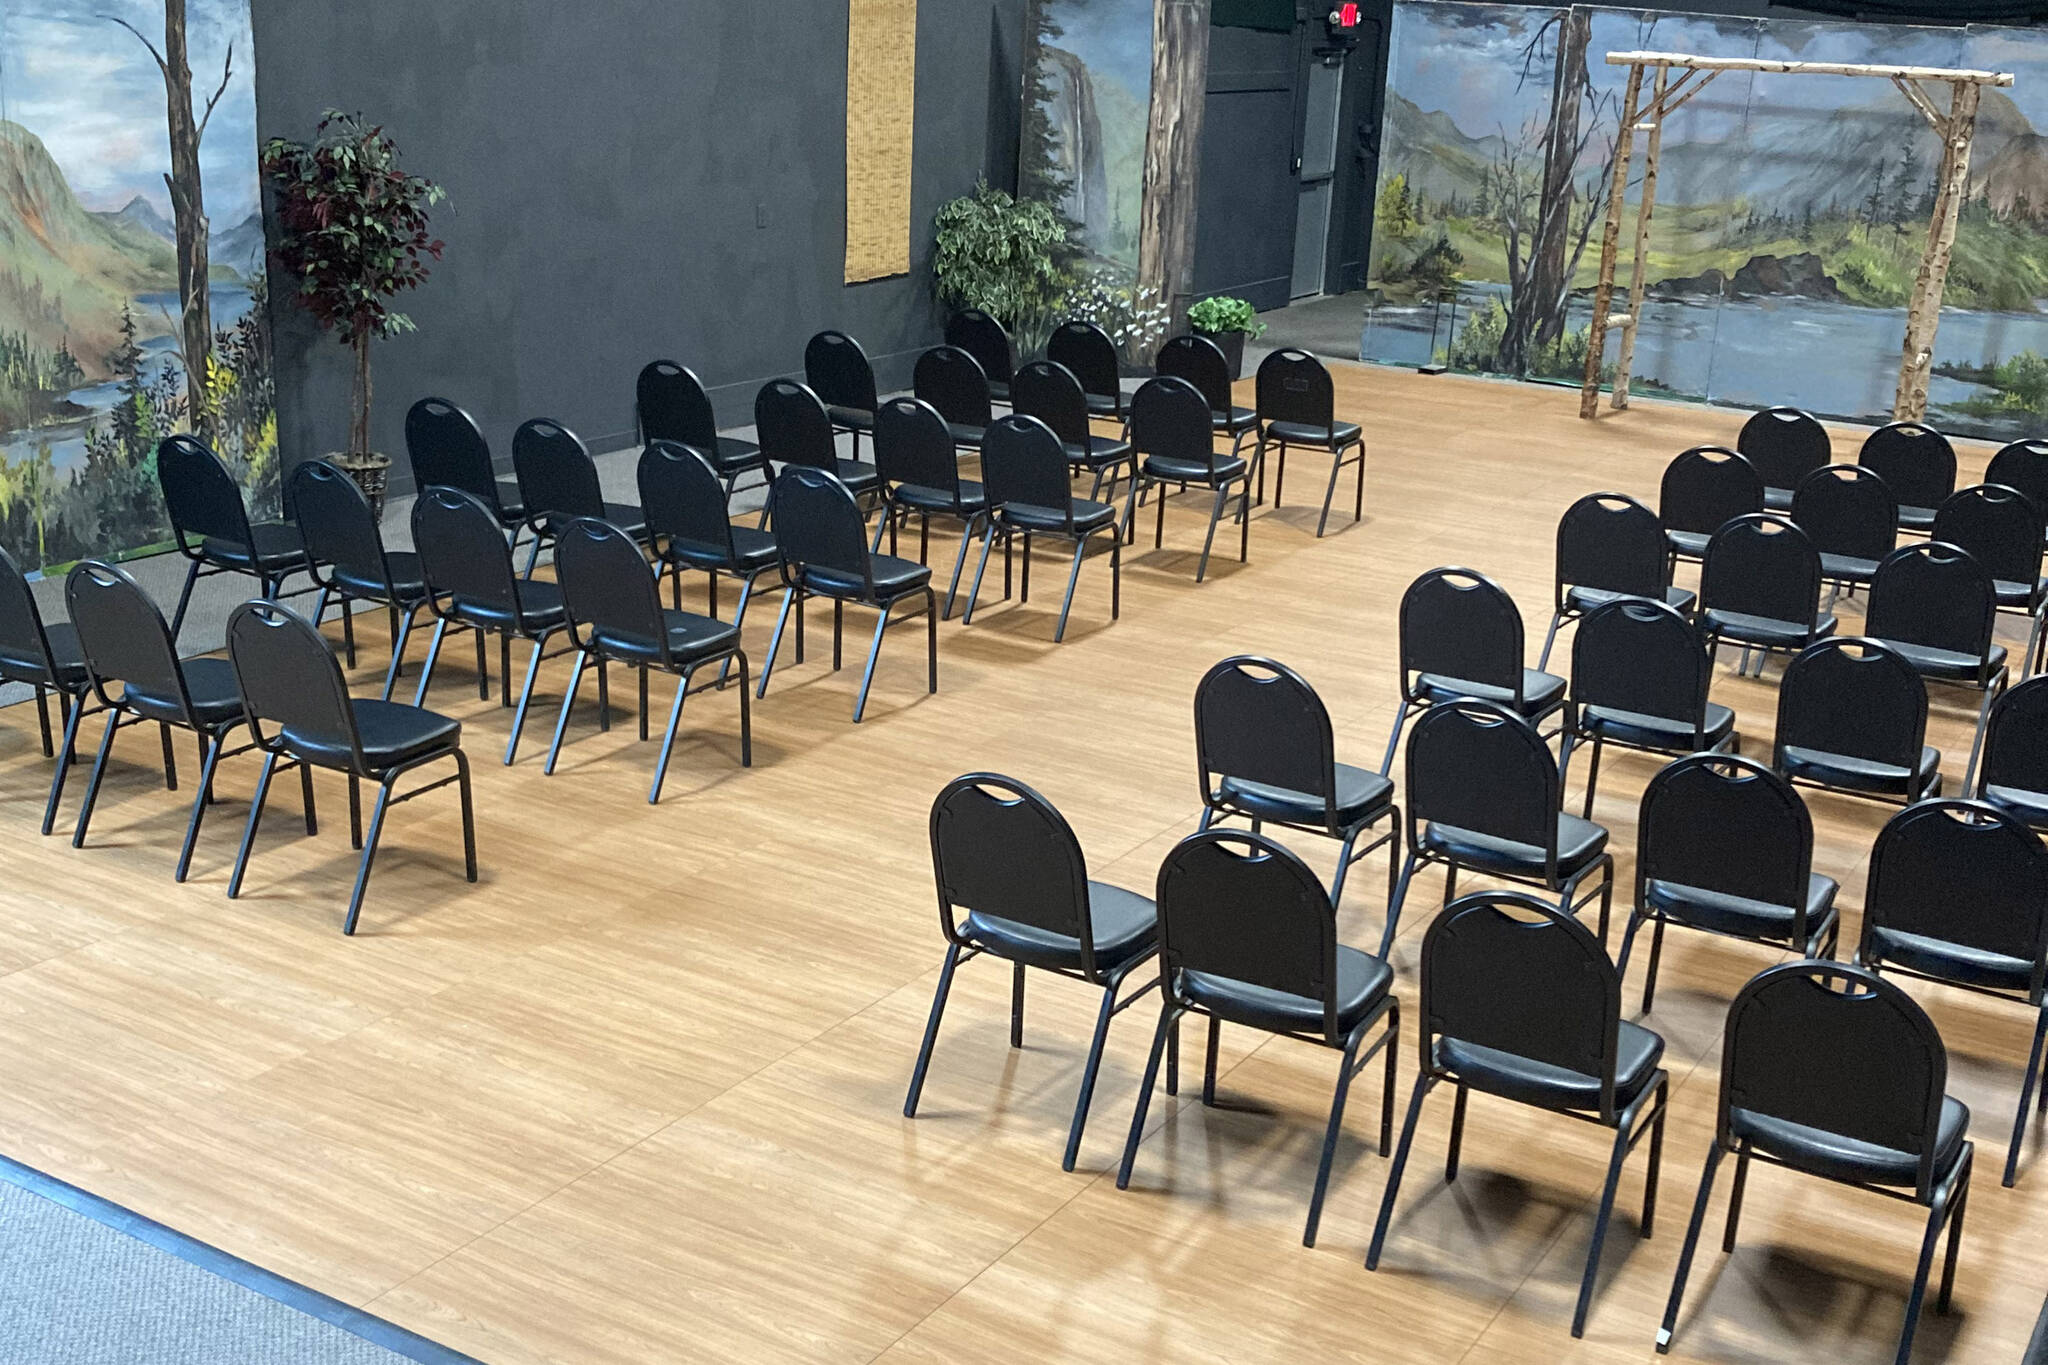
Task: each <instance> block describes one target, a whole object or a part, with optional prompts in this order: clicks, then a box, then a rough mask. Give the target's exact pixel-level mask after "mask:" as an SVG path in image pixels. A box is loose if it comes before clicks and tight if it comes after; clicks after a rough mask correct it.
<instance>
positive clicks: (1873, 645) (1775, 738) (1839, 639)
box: [1771, 635, 1941, 806]
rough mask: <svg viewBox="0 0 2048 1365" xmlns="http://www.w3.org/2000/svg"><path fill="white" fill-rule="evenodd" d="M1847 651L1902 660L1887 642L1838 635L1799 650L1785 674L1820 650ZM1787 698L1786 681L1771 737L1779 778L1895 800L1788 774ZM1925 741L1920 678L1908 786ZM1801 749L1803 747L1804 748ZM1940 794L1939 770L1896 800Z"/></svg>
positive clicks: (1905, 802) (1923, 684)
mask: <svg viewBox="0 0 2048 1365" xmlns="http://www.w3.org/2000/svg"><path fill="white" fill-rule="evenodd" d="M1847 648H1857V649H1863V650H1878V651H1881V652H1883V653H1885V654H1888V655H1891V656H1892V657H1893V658H1895V659H1899V653H1898V651H1897V650H1895V649H1893V648H1891V647H1890V646H1889V645H1887V644H1885V643H1884V642H1883V641H1882V640H1872V639H1868V638H1866V637H1864V636H1860V635H1841V636H1835V637H1832V638H1830V639H1825V640H1816V641H1814V643H1812V644H1811V645H1808V646H1807V647H1806V648H1805V649H1803V650H1801V651H1800V653H1799V656H1798V657H1796V658H1794V659H1793V661H1792V663H1791V664H1788V665H1786V672H1787V673H1790V672H1791V670H1792V668H1793V666H1794V665H1796V664H1797V663H1798V662H1799V659H1800V658H1804V657H1805V656H1806V655H1808V654H1813V653H1815V652H1817V651H1821V650H1831V649H1847ZM1899 662H1900V664H1901V665H1902V666H1903V667H1904V668H1906V669H1907V670H1908V671H1911V672H1913V674H1914V676H1915V677H1916V678H1917V677H1919V673H1918V671H1917V670H1914V669H1913V667H1912V665H1911V664H1909V663H1906V662H1905V660H1903V659H1899ZM1788 695H1792V694H1788V692H1787V691H1786V689H1785V687H1784V684H1783V682H1782V681H1781V682H1780V684H1779V688H1778V723H1777V725H1776V726H1775V727H1774V728H1773V732H1772V736H1771V767H1772V768H1773V769H1774V770H1775V771H1776V772H1777V773H1778V774H1779V775H1780V776H1782V777H1784V778H1785V780H1786V781H1788V782H1791V783H1792V784H1793V785H1794V786H1797V785H1799V784H1801V783H1804V784H1806V785H1808V786H1813V787H1817V788H1819V789H1820V790H1822V791H1830V792H1835V793H1838V794H1840V795H1843V796H1859V797H1862V798H1863V799H1864V800H1866V801H1879V802H1886V803H1888V804H1889V803H1890V801H1891V800H1892V798H1890V797H1888V796H1887V795H1885V794H1884V793H1881V792H1869V791H1861V790H1858V789H1857V788H1855V787H1844V786H1839V785H1836V784H1835V783H1831V782H1822V781H1820V780H1818V779H1816V778H1811V777H1803V776H1798V777H1795V776H1794V775H1792V774H1791V773H1789V772H1787V771H1786V769H1785V747H1786V746H1785V729H1786V727H1785V723H1784V711H1785V698H1786V697H1787V696H1788ZM1926 742H1927V706H1926V681H1925V679H1921V706H1920V723H1919V726H1918V731H1917V734H1916V735H1915V739H1914V743H1913V746H1912V747H1913V753H1914V756H1915V757H1914V760H1913V765H1912V766H1910V767H1909V768H1908V770H1907V772H1908V777H1907V780H1908V783H1909V784H1910V783H1911V781H1912V778H1913V775H1914V774H1915V773H1916V772H1917V770H1918V762H1919V760H1918V755H1919V751H1920V749H1921V748H1922V747H1924V746H1925V745H1926ZM1802 747H1804V746H1802ZM1852 757H1853V755H1852ZM1939 795H1941V773H1940V771H1939V770H1938V769H1937V770H1936V771H1935V773H1934V774H1933V776H1932V777H1931V778H1930V779H1929V780H1928V782H1927V784H1926V785H1925V786H1923V787H1919V788H1915V789H1911V790H1909V791H1908V792H1907V793H1906V794H1904V795H1902V796H1900V797H1898V798H1897V801H1898V803H1899V804H1901V805H1907V806H1910V805H1912V804H1913V803H1914V802H1916V801H1925V800H1927V799H1928V798H1930V797H1936V796H1939Z"/></svg>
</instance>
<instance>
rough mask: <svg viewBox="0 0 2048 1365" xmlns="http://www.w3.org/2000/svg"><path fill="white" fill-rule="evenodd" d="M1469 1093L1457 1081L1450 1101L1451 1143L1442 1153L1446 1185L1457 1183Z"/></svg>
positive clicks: (1462, 1083) (1466, 1087)
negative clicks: (1455, 1090) (1455, 1089)
mask: <svg viewBox="0 0 2048 1365" xmlns="http://www.w3.org/2000/svg"><path fill="white" fill-rule="evenodd" d="M1471 1093H1472V1092H1471V1088H1470V1087H1469V1086H1467V1085H1466V1084H1465V1083H1464V1082H1463V1081H1459V1082H1458V1086H1457V1092H1456V1094H1455V1096H1454V1098H1453V1099H1452V1101H1451V1141H1450V1145H1449V1146H1448V1147H1447V1148H1446V1149H1445V1151H1444V1184H1446V1185H1452V1184H1456V1183H1457V1179H1458V1159H1459V1158H1460V1157H1461V1156H1463V1155H1464V1153H1465V1103H1466V1101H1467V1100H1468V1099H1469V1098H1471Z"/></svg>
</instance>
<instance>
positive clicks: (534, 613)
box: [412, 488, 568, 765]
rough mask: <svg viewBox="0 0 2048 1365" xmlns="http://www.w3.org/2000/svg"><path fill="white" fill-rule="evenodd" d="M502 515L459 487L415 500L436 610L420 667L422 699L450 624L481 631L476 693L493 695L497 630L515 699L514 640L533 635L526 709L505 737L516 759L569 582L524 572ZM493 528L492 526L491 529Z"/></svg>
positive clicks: (506, 695) (505, 694)
mask: <svg viewBox="0 0 2048 1365" xmlns="http://www.w3.org/2000/svg"><path fill="white" fill-rule="evenodd" d="M495 525H496V517H495V516H494V515H493V514H492V512H491V509H490V508H489V507H488V506H486V505H485V503H484V501H483V499H481V498H478V497H476V496H474V495H473V494H469V493H465V492H463V491H462V490H461V489H459V488H429V489H426V490H424V491H422V492H421V493H420V496H419V500H418V501H417V502H415V503H414V504H413V508H412V543H413V544H414V545H417V546H418V547H419V555H420V569H421V571H422V572H423V573H424V574H425V575H426V579H427V592H428V605H429V606H430V607H432V609H433V612H434V616H435V618H436V620H435V622H434V638H433V640H432V642H431V643H429V644H428V646H427V661H426V663H425V664H423V665H422V666H421V667H420V685H419V689H418V690H417V691H416V692H414V693H413V698H412V704H413V705H414V706H419V705H421V704H422V703H423V702H425V701H426V699H427V689H428V688H429V687H431V686H433V682H434V665H435V664H436V663H438V662H439V661H440V658H441V641H442V640H443V639H444V638H446V636H447V634H448V628H449V627H450V626H454V627H455V628H457V629H458V630H472V631H475V632H476V672H477V684H476V687H477V696H478V697H479V698H480V699H481V698H488V697H489V696H490V695H491V674H490V667H489V665H488V662H487V660H486V655H485V653H484V644H485V637H486V636H488V635H495V636H497V637H498V648H499V671H500V673H502V674H503V676H504V683H503V685H502V686H501V687H500V689H499V694H500V696H501V698H502V699H503V701H504V702H505V704H506V705H508V706H509V705H511V702H512V641H513V640H515V639H518V640H528V641H531V642H532V644H533V653H532V654H531V656H530V657H529V658H528V659H527V661H526V685H525V686H524V687H522V688H521V689H520V691H519V709H518V710H517V711H516V712H514V714H513V716H512V737H511V739H509V740H508V741H506V744H505V762H506V763H507V764H508V765H509V764H510V763H511V762H512V760H513V759H514V758H516V757H517V756H518V754H519V736H520V733H521V732H522V731H523V730H525V728H526V708H527V706H528V705H529V704H530V703H531V702H532V701H533V681H534V678H535V677H536V676H537V675H538V674H539V672H540V664H541V660H542V659H543V658H545V657H546V656H547V646H548V641H549V640H550V639H552V638H553V637H554V636H555V635H556V634H557V633H558V632H560V631H562V630H565V629H566V628H567V626H568V618H567V617H566V616H565V615H564V613H563V609H562V590H561V589H560V588H559V587H557V586H556V585H555V584H553V583H548V582H542V581H538V580H535V579H531V578H521V577H519V576H518V575H517V574H516V573H514V572H513V571H512V551H511V548H510V547H509V546H507V545H506V544H505V539H504V537H503V536H501V535H498V534H496V532H495ZM486 531H490V532H492V534H489V535H486V534H485V532H486Z"/></svg>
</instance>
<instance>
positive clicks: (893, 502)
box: [868, 398, 1011, 620]
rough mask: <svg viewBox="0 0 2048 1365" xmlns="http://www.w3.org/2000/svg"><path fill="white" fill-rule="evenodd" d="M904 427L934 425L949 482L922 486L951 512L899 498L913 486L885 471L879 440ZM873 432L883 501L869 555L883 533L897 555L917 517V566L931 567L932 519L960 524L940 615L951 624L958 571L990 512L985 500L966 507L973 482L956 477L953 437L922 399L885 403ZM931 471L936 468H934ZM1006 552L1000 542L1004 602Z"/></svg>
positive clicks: (878, 546) (1007, 569)
mask: <svg viewBox="0 0 2048 1365" xmlns="http://www.w3.org/2000/svg"><path fill="white" fill-rule="evenodd" d="M885 415H886V423H885ZM905 422H922V423H927V424H929V423H936V424H937V430H938V432H939V434H940V435H941V436H943V437H944V438H945V441H946V463H947V465H949V466H950V469H949V477H950V479H951V482H950V483H949V484H943V485H940V484H925V485H921V486H922V487H925V488H928V489H935V490H936V491H938V492H942V493H947V494H949V495H950V497H951V504H952V505H951V506H950V507H949V508H945V509H940V508H937V507H929V506H922V505H917V504H914V503H912V502H910V501H907V500H905V499H903V498H901V497H899V496H898V486H899V484H900V483H903V482H912V481H907V480H897V479H894V478H892V477H891V474H890V471H889V469H887V468H885V467H884V463H883V457H882V442H881V440H880V439H879V438H880V433H881V430H882V428H883V426H884V425H885V424H886V425H888V426H891V427H893V426H896V425H898V424H899V423H905ZM875 429H876V434H877V440H876V444H875V471H876V475H877V478H878V480H879V483H878V486H879V487H880V489H881V495H882V515H881V516H880V517H879V518H878V519H877V520H876V522H875V538H874V540H873V541H872V542H871V543H870V544H869V546H868V550H869V552H870V553H873V552H874V551H877V550H879V549H881V548H882V532H883V531H884V530H886V531H888V533H889V553H890V554H892V555H893V554H895V553H896V544H897V535H898V533H899V531H900V530H901V529H902V527H903V524H904V523H905V522H907V521H908V520H909V519H910V518H911V517H912V516H915V517H916V518H917V562H918V563H920V564H925V565H929V564H930V563H931V535H932V518H933V517H935V516H951V517H954V518H956V519H957V520H958V521H959V522H960V548H959V550H958V551H957V552H955V554H954V556H953V576H952V579H951V580H950V581H949V582H948V583H947V585H946V609H945V611H944V612H942V613H941V615H940V619H942V620H951V619H952V617H953V602H954V599H955V598H957V597H958V596H959V595H960V573H961V570H963V569H965V568H966V567H967V555H968V550H969V547H971V546H972V545H973V544H974V532H975V528H976V527H978V526H980V525H981V524H982V523H983V522H985V521H986V520H988V515H989V509H988V507H987V505H986V500H985V499H984V500H983V502H982V504H981V505H980V506H970V505H969V504H968V502H967V501H966V500H965V490H964V489H963V488H962V484H963V483H964V482H972V480H962V479H961V477H960V466H959V451H958V449H957V448H956V447H954V445H953V438H952V435H951V433H950V432H949V431H948V430H947V427H946V419H945V418H944V417H941V416H940V415H939V411H938V409H937V408H934V407H933V406H932V405H931V404H929V403H927V402H925V401H924V400H923V399H922V398H891V399H889V400H888V401H886V402H884V403H883V404H882V408H881V410H880V411H878V412H876V414H875ZM891 439H892V440H894V439H896V438H895V435H894V433H891ZM934 467H935V468H936V466H934ZM1009 550H1010V542H1009V539H1008V537H1005V538H1004V540H1003V596H1005V597H1008V596H1009V595H1010V582H1011V577H1010V575H1011V565H1010V554H1009Z"/></svg>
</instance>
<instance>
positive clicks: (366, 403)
mask: <svg viewBox="0 0 2048 1365" xmlns="http://www.w3.org/2000/svg"><path fill="white" fill-rule="evenodd" d="M353 344H354V346H355V352H356V372H355V376H354V382H353V383H352V384H351V385H350V386H349V402H350V406H351V412H350V415H349V424H348V453H349V455H350V457H351V458H354V459H358V460H360V459H363V458H365V457H366V456H368V455H369V453H370V334H369V333H368V332H358V333H357V334H356V337H355V341H354V343H353Z"/></svg>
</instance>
